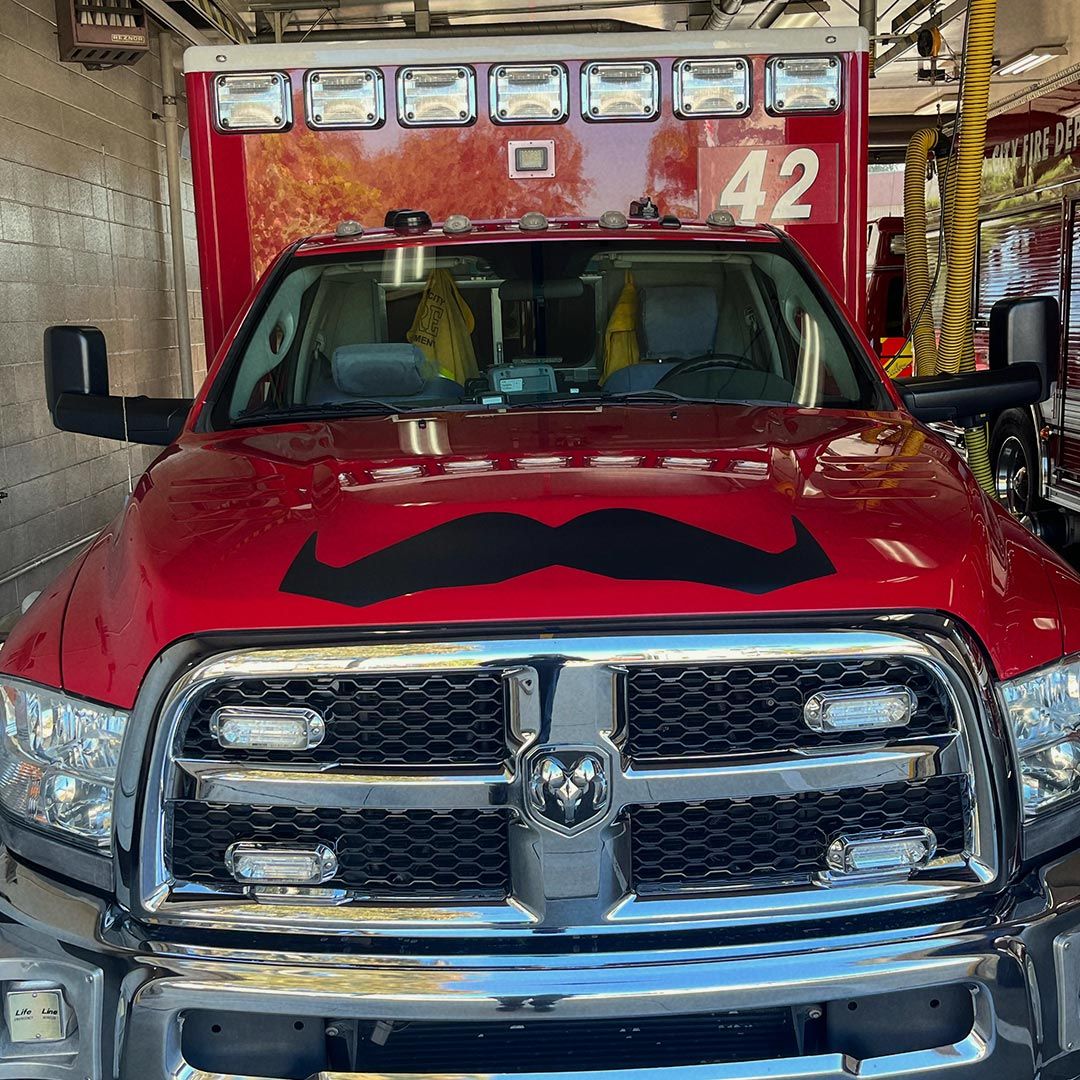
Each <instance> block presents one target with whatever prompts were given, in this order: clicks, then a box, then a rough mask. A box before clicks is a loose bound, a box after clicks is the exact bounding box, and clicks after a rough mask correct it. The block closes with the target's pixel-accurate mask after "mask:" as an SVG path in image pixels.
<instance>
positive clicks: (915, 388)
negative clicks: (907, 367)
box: [896, 363, 1046, 425]
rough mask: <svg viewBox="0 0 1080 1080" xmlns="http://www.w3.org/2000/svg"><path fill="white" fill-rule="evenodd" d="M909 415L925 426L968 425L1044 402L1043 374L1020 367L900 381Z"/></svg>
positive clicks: (1025, 365) (1030, 366) (1035, 368)
mask: <svg viewBox="0 0 1080 1080" xmlns="http://www.w3.org/2000/svg"><path fill="white" fill-rule="evenodd" d="M896 387H897V389H898V390H899V391H900V397H901V398H902V399H903V402H904V405H905V406H907V409H908V411H909V412H910V413H911V414H912V415H913V416H915V417H916V419H918V420H922V421H924V422H925V423H954V424H961V425H963V424H969V423H972V422H977V421H978V420H979V419H980V418H981V417H983V416H986V415H988V414H994V413H999V412H1001V411H1002V410H1003V409H1015V408H1019V407H1021V406H1023V405H1035V404H1037V403H1038V402H1040V401H1043V400H1044V396H1045V393H1046V391H1045V389H1044V385H1043V370H1042V368H1040V367H1039V365H1038V364H1033V363H1023V364H1021V363H1018V364H1012V365H1010V366H1009V367H1005V368H1001V369H998V370H990V371H970V372H965V373H964V374H962V375H925V376H921V377H918V378H913V379H897V380H896Z"/></svg>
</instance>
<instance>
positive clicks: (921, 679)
mask: <svg viewBox="0 0 1080 1080" xmlns="http://www.w3.org/2000/svg"><path fill="white" fill-rule="evenodd" d="M885 686H906V687H907V688H908V689H910V690H911V691H912V692H913V693H914V694H915V696H916V700H917V707H916V710H915V714H914V716H913V717H912V719H911V721H910V722H909V723H908V725H907V726H906V727H899V728H893V729H887V730H885V731H873V732H865V733H863V732H845V733H841V734H837V733H830V732H816V731H811V730H810V728H808V727H807V726H806V724H805V722H804V721H803V706H804V705H805V704H806V701H807V699H808V698H810V697H812V696H813V695H814V694H816V693H819V692H821V691H837V690H864V689H870V688H872V687H885ZM626 709H627V732H628V749H629V752H630V755H631V757H632V758H633V759H634V760H635V761H638V762H644V761H665V760H680V759H687V758H705V757H728V756H732V755H737V754H767V753H773V752H779V751H784V750H792V749H795V750H803V749H806V750H809V749H815V748H820V747H828V746H857V745H859V744H862V743H867V742H872V741H877V742H881V741H882V740H883V739H885V738H887V739H888V740H889V741H891V742H895V741H897V740H901V739H917V738H924V737H926V736H930V735H941V734H946V733H948V732H951V731H955V730H956V718H955V717H954V715H953V710H952V706H951V703H950V701H949V696H948V693H947V691H946V688H945V686H944V684H943V682H942V680H941V678H940V677H939V676H938V675H936V674H935V673H934V672H933V671H932V670H931V669H930V668H928V667H927V666H926V665H925V664H921V663H919V662H918V661H915V660H910V659H907V658H904V657H883V658H873V659H865V660H864V659H847V660H830V659H811V658H807V659H799V660H779V661H751V662H742V663H735V662H733V663H724V664H710V665H708V666H690V667H686V666H683V665H675V664H669V665H650V666H649V667H632V668H630V671H629V674H628V675H627V687H626Z"/></svg>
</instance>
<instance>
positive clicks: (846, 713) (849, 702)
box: [803, 686, 916, 732]
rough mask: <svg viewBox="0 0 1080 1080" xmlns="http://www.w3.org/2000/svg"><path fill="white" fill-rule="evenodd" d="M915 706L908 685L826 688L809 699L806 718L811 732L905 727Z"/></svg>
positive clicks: (805, 712) (805, 706)
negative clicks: (828, 689)
mask: <svg viewBox="0 0 1080 1080" xmlns="http://www.w3.org/2000/svg"><path fill="white" fill-rule="evenodd" d="M915 705H916V701H915V695H914V694H913V693H912V692H911V691H910V690H909V689H908V688H907V687H906V686H888V687H882V688H881V689H880V690H857V691H847V690H834V691H825V692H823V693H820V694H814V695H813V697H811V698H808V699H807V702H806V704H805V705H804V706H803V719H804V720H805V722H806V726H807V727H808V728H810V730H811V731H837V732H839V731H875V730H877V729H879V728H890V727H903V726H905V725H906V724H907V723H908V722H909V721H910V720H911V717H912V714H913V713H914V712H915Z"/></svg>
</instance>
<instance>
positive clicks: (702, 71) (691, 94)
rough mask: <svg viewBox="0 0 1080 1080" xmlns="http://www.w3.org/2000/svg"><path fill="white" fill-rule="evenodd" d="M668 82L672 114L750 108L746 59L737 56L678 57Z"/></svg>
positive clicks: (728, 112) (708, 113) (694, 114)
mask: <svg viewBox="0 0 1080 1080" xmlns="http://www.w3.org/2000/svg"><path fill="white" fill-rule="evenodd" d="M672 84H673V85H672V92H673V102H674V109H675V115H676V116H678V117H681V118H682V119H683V120H692V119H695V118H696V117H700V116H745V115H746V114H747V113H748V112H749V111H750V62H749V61H748V60H745V59H744V58H743V57H741V56H719V57H717V58H716V59H713V60H680V61H678V63H676V64H675V67H674V70H673V75H672Z"/></svg>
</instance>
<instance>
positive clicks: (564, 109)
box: [491, 64, 570, 124]
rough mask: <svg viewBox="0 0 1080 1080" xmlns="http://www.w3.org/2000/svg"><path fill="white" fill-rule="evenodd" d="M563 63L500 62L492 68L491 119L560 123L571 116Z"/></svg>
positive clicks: (529, 122)
mask: <svg viewBox="0 0 1080 1080" xmlns="http://www.w3.org/2000/svg"><path fill="white" fill-rule="evenodd" d="M569 82H570V78H569V76H568V75H567V72H566V68H565V67H563V66H562V64H499V65H497V66H496V67H493V68H492V69H491V119H492V120H494V121H495V122H496V123H498V124H558V123H561V122H562V121H563V120H565V119H566V118H567V117H568V116H569V115H570V91H569Z"/></svg>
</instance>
